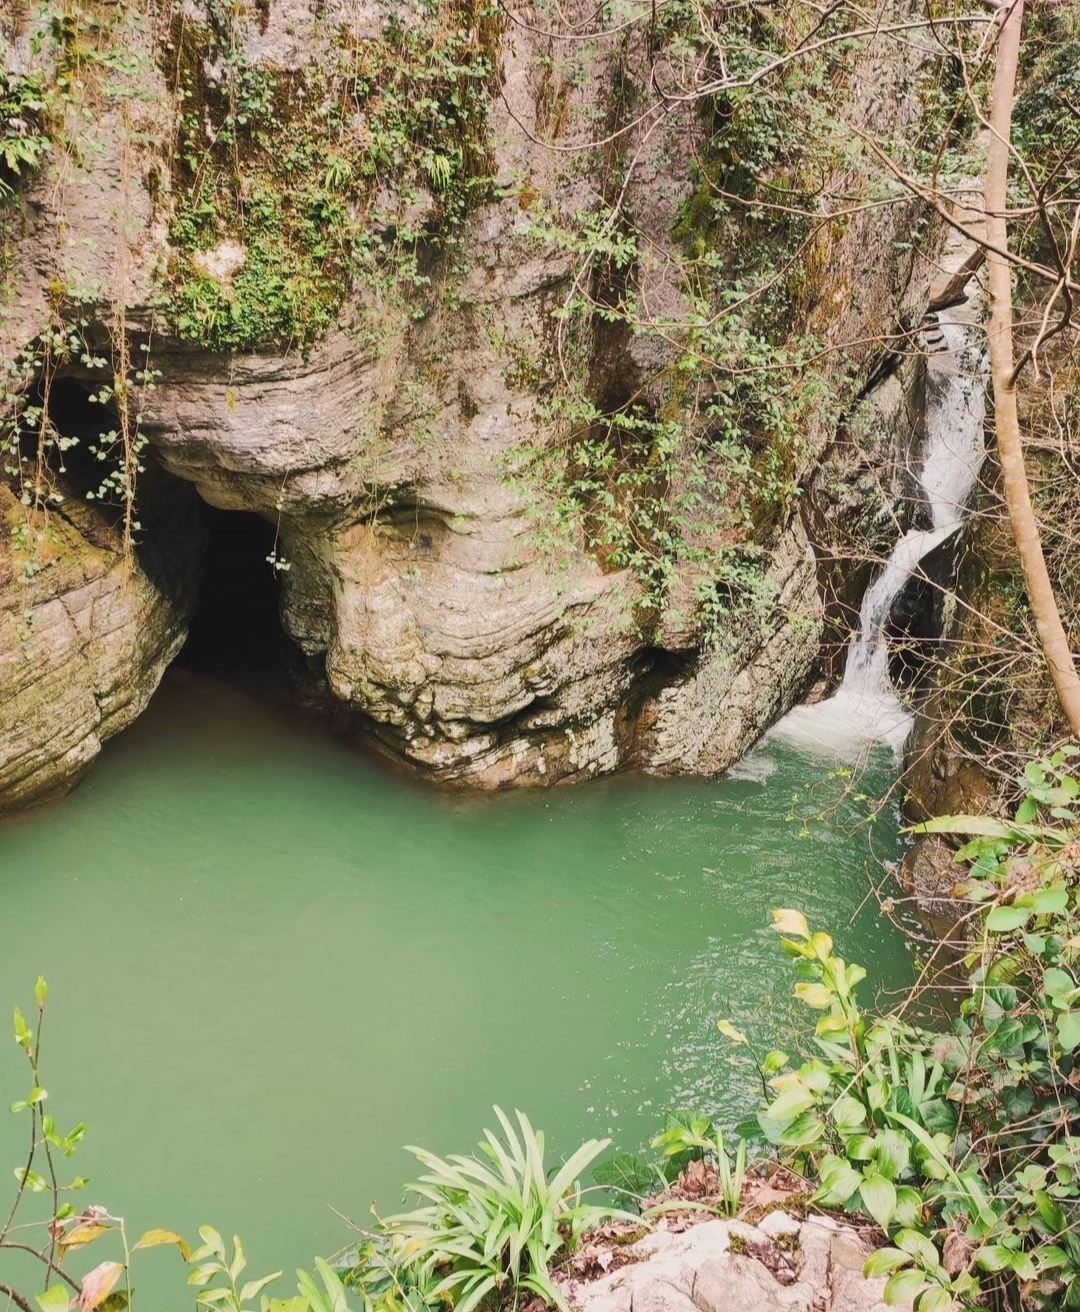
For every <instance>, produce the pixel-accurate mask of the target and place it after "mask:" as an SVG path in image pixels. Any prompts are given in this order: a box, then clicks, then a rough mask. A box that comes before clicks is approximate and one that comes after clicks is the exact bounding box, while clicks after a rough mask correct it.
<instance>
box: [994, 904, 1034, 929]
mask: <svg viewBox="0 0 1080 1312" xmlns="http://www.w3.org/2000/svg"><path fill="white" fill-rule="evenodd" d="M1032 914H1033V913H1032V911H1031V909H1030V908H1029V907H1018V906H1015V905H1014V906H1006V907H1001V906H999V907H994V908H993V910H992V911H991V912H990V913H989V914H988V915H987V917H986V928H987V929H989V930H991V931H992V932H993V933H995V934H1007V933H1008V932H1009V930H1012V929H1019V928H1020V927H1021V925H1026V924H1027V922H1028V921H1029V920H1030V919H1031V917H1032Z"/></svg>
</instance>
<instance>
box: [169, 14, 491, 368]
mask: <svg viewBox="0 0 1080 1312" xmlns="http://www.w3.org/2000/svg"><path fill="white" fill-rule="evenodd" d="M208 12H209V17H210V22H209V23H207V24H201V23H198V22H195V21H194V20H192V19H191V18H190V16H188V15H186V14H185V13H183V12H182V7H181V6H179V5H177V6H176V10H175V14H174V18H173V23H172V26H171V29H170V34H169V37H168V40H167V42H166V45H165V47H164V50H163V54H162V64H163V67H164V69H165V72H166V75H167V77H168V78H169V81H170V83H171V85H172V87H173V90H174V93H175V95H176V97H177V100H178V101H179V104H180V119H179V134H178V140H177V144H176V147H175V150H174V155H173V194H174V198H175V199H174V209H173V213H172V219H171V224H170V237H171V240H172V244H173V247H174V251H175V255H174V257H173V259H172V262H171V266H170V268H169V270H168V274H167V279H166V282H167V286H166V288H165V308H166V309H167V311H168V313H169V316H170V318H171V320H172V322H173V325H174V327H175V330H176V331H177V333H178V334H179V335H180V336H181V337H183V338H185V339H188V340H192V341H196V342H198V343H200V344H202V345H204V346H207V347H210V348H211V349H214V350H220V351H245V350H254V349H257V348H260V347H263V348H276V349H287V348H298V349H306V348H307V347H309V346H310V345H311V344H312V342H314V341H315V340H317V339H318V338H319V337H321V336H323V335H324V334H325V333H326V332H327V330H328V329H329V327H330V326H331V324H332V323H333V322H334V320H335V317H336V315H337V312H338V310H339V309H340V307H341V305H342V303H343V301H344V299H345V296H346V294H347V292H348V290H349V287H350V285H351V284H352V283H353V282H354V281H355V280H359V281H360V282H362V283H366V284H370V285H372V286H373V287H374V288H376V289H377V290H378V291H379V292H380V293H382V294H383V296H384V297H385V296H386V295H390V296H392V297H393V298H395V299H397V300H401V299H402V298H404V299H405V300H407V299H409V298H410V297H412V298H413V299H414V300H415V297H416V295H417V293H418V292H420V291H422V289H423V288H424V287H425V286H426V285H427V284H428V283H429V282H430V281H431V276H432V273H431V271H432V268H433V266H434V265H435V264H436V263H437V260H438V257H439V256H442V255H445V254H446V253H447V252H448V251H449V250H451V249H452V248H453V245H454V241H455V238H456V234H457V231H458V229H459V228H460V226H461V224H462V223H463V221H464V219H465V217H466V215H467V213H468V210H469V208H470V206H471V205H472V203H473V201H474V199H475V197H476V196H478V195H480V194H481V193H482V192H483V190H484V188H485V186H486V178H487V174H488V172H489V167H488V147H487V116H488V108H489V103H490V89H491V85H492V78H493V69H494V64H493V58H492V50H493V47H492V36H493V32H494V30H495V29H496V27H497V19H496V17H495V15H494V13H493V12H491V11H488V10H487V9H485V8H484V7H482V6H476V5H472V4H470V3H467V2H466V0H461V2H460V3H458V2H457V0H427V3H425V4H423V5H421V6H420V8H419V11H418V13H417V15H416V16H415V18H416V21H415V22H410V24H408V25H405V24H402V23H400V22H397V21H396V20H391V21H390V22H389V23H388V25H387V27H386V28H385V30H384V32H383V36H382V39H381V40H378V41H361V42H357V41H354V40H353V39H352V38H351V37H350V36H349V35H348V33H347V32H346V31H345V30H344V29H343V30H342V31H341V32H340V33H338V34H337V35H336V36H335V37H334V40H333V42H332V45H330V43H329V39H328V38H329V36H330V34H329V33H323V34H322V35H323V37H324V38H326V39H328V45H329V48H328V50H327V57H326V58H325V59H323V60H322V61H321V62H320V63H317V64H316V63H313V64H312V65H310V66H308V67H306V68H304V69H301V70H287V69H281V68H276V67H272V66H268V65H265V64H259V63H255V62H253V61H252V60H251V59H250V58H249V56H248V54H247V36H248V33H247V29H246V27H245V24H244V20H243V17H242V15H241V14H240V12H239V10H237V9H236V8H235V7H232V8H228V7H219V6H217V5H211V6H210V9H209V11H208ZM388 196H390V197H392V198H393V203H392V207H391V208H395V207H396V211H395V213H390V212H381V211H380V210H379V208H378V206H379V204H380V203H385V198H386V197H388ZM380 197H382V198H383V200H382V201H380ZM410 209H411V210H412V211H413V212H414V213H415V214H418V215H423V216H424V217H422V218H420V219H418V220H417V221H415V222H412V223H409V222H403V221H402V215H403V214H405V213H406V212H408V211H410ZM397 211H400V212H397ZM222 250H225V251H227V252H228V258H227V259H225V260H224V261H223V260H222V259H221V258H220V252H221V251H222ZM215 252H217V253H218V254H217V255H215ZM384 309H385V307H384ZM411 309H412V310H413V311H414V312H415V310H416V306H415V304H413V305H412V306H411Z"/></svg>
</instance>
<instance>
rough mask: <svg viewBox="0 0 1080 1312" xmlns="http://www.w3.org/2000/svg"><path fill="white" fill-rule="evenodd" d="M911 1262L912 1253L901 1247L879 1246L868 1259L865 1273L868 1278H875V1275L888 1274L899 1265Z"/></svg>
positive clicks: (864, 1268) (864, 1269)
mask: <svg viewBox="0 0 1080 1312" xmlns="http://www.w3.org/2000/svg"><path fill="white" fill-rule="evenodd" d="M910 1262H911V1254H910V1253H905V1252H904V1251H903V1250H902V1249H900V1248H879V1249H877V1250H876V1251H875V1252H873V1253H871V1254H870V1256H869V1257H868V1258H867V1259H866V1265H865V1266H864V1267H863V1275H864V1276H866V1277H867V1279H873V1278H874V1277H875V1276H887V1275H888V1274H889V1273H890V1272H891V1271H895V1270H896V1268H897V1267H898V1266H907V1265H909V1264H910Z"/></svg>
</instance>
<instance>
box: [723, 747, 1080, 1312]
mask: <svg viewBox="0 0 1080 1312" xmlns="http://www.w3.org/2000/svg"><path fill="white" fill-rule="evenodd" d="M1075 754H1076V753H1075V751H1073V750H1071V749H1070V750H1067V751H1063V752H1059V753H1057V754H1056V755H1055V756H1053V757H1051V758H1049V759H1048V760H1045V761H1041V762H1037V763H1033V764H1032V765H1029V766H1028V768H1027V771H1026V773H1025V776H1024V781H1023V782H1024V786H1025V789H1026V792H1025V795H1024V797H1023V800H1022V801H1021V802H1020V804H1019V806H1018V807H1017V808H1016V812H1015V814H1014V816H1013V817H1012V818H1011V819H1007V820H997V819H994V818H992V817H986V816H954V817H946V818H944V819H940V820H936V821H930V822H928V823H927V824H926V825H923V826H920V829H922V830H924V831H932V832H953V833H958V834H961V835H963V836H965V837H968V838H969V840H970V841H969V842H968V843H967V844H966V845H965V846H964V847H962V848H961V849H960V852H959V853H958V857H959V859H960V860H961V861H962V862H964V863H966V864H967V865H968V867H969V876H970V877H969V879H968V881H967V882H966V884H965V886H964V887H963V889H962V890H961V891H962V892H963V893H965V894H966V895H967V896H968V897H969V898H971V899H972V900H973V901H974V902H975V909H974V911H973V915H974V919H975V925H974V938H973V941H972V942H971V944H970V945H969V946H970V950H969V951H968V953H967V955H966V956H965V958H964V966H965V968H966V970H967V972H968V977H967V988H966V993H965V997H964V999H963V1002H962V1005H961V1007H960V1015H959V1016H958V1017H957V1019H956V1020H955V1022H954V1024H953V1027H952V1030H951V1032H949V1033H940V1032H935V1031H932V1030H928V1029H926V1028H923V1027H922V1026H920V1025H916V1024H912V1023H909V1022H908V1021H906V1020H904V1019H903V1017H902V1015H900V1014H898V1013H893V1014H888V1015H881V1016H878V1015H872V1014H870V1013H868V1012H866V1011H864V1010H863V1009H862V1008H861V1007H860V1006H859V1004H858V1002H857V1000H856V996H855V991H856V988H857V986H858V985H859V984H860V983H861V982H862V981H863V980H865V978H866V971H865V970H864V969H863V968H862V967H861V966H857V965H851V964H848V963H847V962H845V961H844V960H843V959H842V958H841V957H839V956H837V955H836V954H835V953H834V951H833V942H832V939H830V938H829V936H828V935H827V934H822V933H813V932H812V931H811V929H810V927H809V926H808V925H807V923H806V921H805V919H804V918H803V917H802V916H801V915H800V914H799V913H798V912H796V911H790V910H785V911H778V912H777V913H776V924H775V928H776V929H777V931H778V932H779V933H780V934H782V935H783V939H782V944H783V947H784V950H785V951H786V952H787V953H788V955H789V956H790V957H791V958H792V959H793V960H794V962H795V963H796V964H795V968H796V975H797V980H798V982H797V983H796V985H795V995H796V997H798V998H799V999H800V1000H801V1001H802V1002H803V1003H804V1004H805V1005H806V1006H807V1007H809V1008H811V1009H812V1010H814V1011H817V1012H820V1013H822V1014H821V1017H820V1019H819V1020H818V1022H817V1025H816V1027H815V1030H814V1035H815V1044H816V1047H817V1050H818V1051H817V1055H815V1056H812V1057H810V1058H809V1059H808V1060H806V1061H804V1062H802V1063H801V1064H799V1065H797V1066H794V1067H793V1066H791V1065H790V1063H785V1065H784V1068H783V1069H782V1070H780V1071H779V1072H774V1073H773V1074H772V1078H771V1079H770V1080H769V1088H770V1092H769V1095H768V1096H767V1097H766V1099H765V1100H764V1102H763V1104H762V1107H761V1109H760V1112H759V1114H758V1124H759V1126H760V1131H761V1134H762V1135H763V1137H764V1138H765V1139H766V1140H767V1141H768V1142H769V1143H771V1144H774V1145H776V1146H777V1147H778V1148H779V1149H780V1150H781V1152H782V1153H783V1154H784V1155H785V1156H786V1157H788V1158H789V1160H791V1161H792V1162H793V1163H794V1164H795V1165H796V1166H798V1167H799V1168H801V1169H803V1170H805V1171H807V1172H808V1173H810V1174H812V1175H814V1176H815V1177H816V1178H817V1180H818V1181H819V1182H820V1185H819V1188H818V1191H817V1193H816V1195H815V1199H816V1201H817V1202H818V1203H819V1204H821V1205H823V1206H827V1207H844V1208H847V1209H849V1210H852V1211H855V1210H858V1211H863V1212H866V1213H867V1214H868V1215H870V1216H871V1217H873V1218H874V1220H876V1221H877V1222H878V1224H879V1225H880V1226H881V1227H882V1229H883V1230H884V1231H885V1232H886V1234H887V1235H888V1237H889V1240H890V1243H889V1246H888V1247H885V1248H882V1249H880V1250H879V1251H878V1252H877V1253H875V1254H874V1255H873V1257H872V1258H871V1259H870V1262H869V1263H868V1265H867V1273H868V1274H871V1275H881V1274H886V1273H889V1281H888V1285H887V1287H886V1301H889V1302H894V1301H900V1300H902V1299H904V1298H911V1297H915V1298H916V1307H917V1309H918V1312H945V1310H946V1309H948V1308H950V1307H951V1306H953V1302H954V1300H956V1299H959V1300H961V1302H962V1303H963V1304H964V1305H966V1306H976V1305H978V1306H984V1305H985V1299H986V1298H987V1297H988V1296H992V1297H994V1298H995V1299H996V1300H997V1305H998V1306H1003V1307H1011V1308H1020V1307H1021V1306H1023V1307H1025V1308H1027V1307H1042V1308H1051V1307H1053V1308H1060V1307H1064V1308H1077V1307H1080V1137H1078V1135H1077V1130H1078V1128H1080V1096H1078V1094H1080V1084H1078V1076H1080V1062H1078V1061H1077V1052H1078V1050H1080V895H1078V887H1077V885H1078V871H1080V865H1078V850H1080V849H1078V846H1077V844H1078V841H1080V826H1078V825H1077V817H1076V811H1075V803H1076V799H1077V797H1078V796H1080V784H1078V783H1077V781H1076V779H1075V778H1074V777H1073V776H1072V775H1071V774H1070V773H1069V772H1068V770H1067V764H1068V762H1069V760H1070V759H1071V757H1072V756H1074V755H1075ZM1049 820H1056V821H1059V822H1062V821H1063V822H1065V824H1066V826H1067V827H1065V828H1062V827H1061V826H1060V825H1052V824H1049V823H1047V821H1049ZM725 1032H727V1033H728V1036H729V1037H733V1041H735V1042H740V1041H742V1040H743V1036H741V1035H739V1034H738V1032H737V1031H732V1030H731V1027H730V1026H728V1027H727V1029H726V1031H725Z"/></svg>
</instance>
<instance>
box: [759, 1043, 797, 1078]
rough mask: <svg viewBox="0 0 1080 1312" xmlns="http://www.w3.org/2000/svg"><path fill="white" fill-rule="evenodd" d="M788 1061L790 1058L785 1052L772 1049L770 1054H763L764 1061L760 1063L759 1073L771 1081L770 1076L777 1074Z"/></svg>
mask: <svg viewBox="0 0 1080 1312" xmlns="http://www.w3.org/2000/svg"><path fill="white" fill-rule="evenodd" d="M790 1060H791V1058H790V1057H789V1056H788V1055H787V1053H786V1052H781V1051H780V1049H779V1048H774V1049H773V1050H772V1051H771V1052H767V1053H766V1054H765V1060H764V1061H763V1062H762V1063H761V1073H762V1075H764V1076H765V1078H766V1079H767V1080H768V1079H771V1078H772V1076H774V1075H777V1074H779V1072H780V1071H782V1070H783V1069H784V1067H785V1066H786V1065H787V1064H788V1062H789V1061H790Z"/></svg>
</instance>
